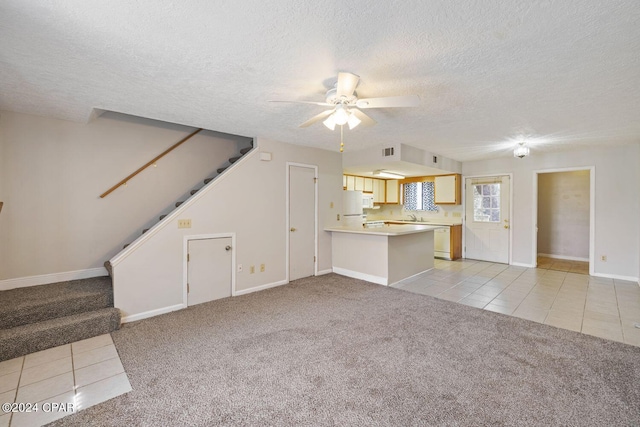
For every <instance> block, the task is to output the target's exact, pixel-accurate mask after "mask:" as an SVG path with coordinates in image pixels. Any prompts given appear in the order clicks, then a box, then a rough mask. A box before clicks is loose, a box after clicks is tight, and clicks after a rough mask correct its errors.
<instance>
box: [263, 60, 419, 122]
mask: <svg viewBox="0 0 640 427" xmlns="http://www.w3.org/2000/svg"><path fill="white" fill-rule="evenodd" d="M359 81H360V76H357V75H355V74H352V73H344V72H343V73H338V81H337V83H336V84H335V87H334V88H333V89H329V91H327V94H326V96H325V102H314V101H270V102H293V103H298V104H314V105H320V106H323V107H330V108H329V109H328V110H326V111H323V112H322V113H320V114H318V115H316V116H313V117H312V118H310V119H309V120H307V121H306V122H304V123H302V124H301V125H300V127H301V128H304V127H307V126H311V125H312V124H314V123H317V122H319V121H320V120H323V124H324V125H325V126H326V127H328V128H329V129H331V130H334V129H335V127H336V125H338V126H342V125H345V124H346V125H348V126H349V129H353V128H355V127H356V126H358V125H359V124H360V123H362V124H363V125H365V126H372V125H375V124H376V121H375V120H373V119H372V118H371V117H369V116H368V115H366V114H365V113H363V112H362V111H360V110H361V109H367V108H396V107H416V106H418V104H419V103H420V98H418V96H417V95H407V96H388V97H384V98H364V99H358V95H357V94H356V86H358V82H359Z"/></svg>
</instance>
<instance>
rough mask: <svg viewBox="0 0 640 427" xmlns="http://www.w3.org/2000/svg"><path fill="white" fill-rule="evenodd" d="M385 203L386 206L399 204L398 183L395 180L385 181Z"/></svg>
mask: <svg viewBox="0 0 640 427" xmlns="http://www.w3.org/2000/svg"><path fill="white" fill-rule="evenodd" d="M385 203H387V204H399V203H400V183H399V182H398V180H397V179H387V180H386V197H385Z"/></svg>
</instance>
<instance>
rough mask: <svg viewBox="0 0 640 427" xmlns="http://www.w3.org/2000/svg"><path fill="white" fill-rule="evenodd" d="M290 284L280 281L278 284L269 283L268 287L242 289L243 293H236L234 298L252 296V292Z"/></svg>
mask: <svg viewBox="0 0 640 427" xmlns="http://www.w3.org/2000/svg"><path fill="white" fill-rule="evenodd" d="M287 283H289V282H288V281H287V280H280V281H278V282H272V283H267V284H266V285H260V286H256V287H255V288H249V289H242V290H241V291H235V292H234V293H233V296H234V297H236V296H240V295H245V294H250V293H252V292H258V291H264V290H265V289H269V288H275V287H276V286H280V285H286V284H287Z"/></svg>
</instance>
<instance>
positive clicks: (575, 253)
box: [538, 170, 590, 261]
mask: <svg viewBox="0 0 640 427" xmlns="http://www.w3.org/2000/svg"><path fill="white" fill-rule="evenodd" d="M589 187H590V185H589V171H588V170H586V171H571V172H553V173H542V174H539V175H538V254H546V255H551V256H560V257H570V258H580V259H583V260H585V261H588V260H589Z"/></svg>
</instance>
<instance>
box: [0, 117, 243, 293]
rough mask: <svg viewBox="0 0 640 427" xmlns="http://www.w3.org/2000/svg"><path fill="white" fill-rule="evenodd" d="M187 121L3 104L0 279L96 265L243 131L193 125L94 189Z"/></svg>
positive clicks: (223, 158) (198, 180)
mask: <svg viewBox="0 0 640 427" xmlns="http://www.w3.org/2000/svg"><path fill="white" fill-rule="evenodd" d="M191 131H193V129H192V128H188V127H184V126H179V125H175V124H168V123H164V122H158V121H153V120H147V119H141V118H134V117H131V116H126V115H122V114H115V113H105V114H103V115H102V116H100V117H98V118H97V119H95V120H94V121H92V122H90V123H88V124H80V123H74V122H68V121H64V120H56V119H48V118H43V117H37V116H32V115H26V114H19V113H13V112H8V111H3V112H2V114H1V115H0V147H1V150H0V153H3V154H2V157H0V162H2V163H0V165H1V166H2V169H1V170H0V182H2V184H1V185H0V188H2V193H0V194H1V195H2V197H3V199H2V200H3V201H4V202H5V204H4V208H3V210H2V213H1V214H0V254H1V255H2V256H0V281H2V280H3V279H15V278H24V277H28V276H37V275H44V274H52V273H62V272H69V271H76V270H86V269H94V268H101V267H102V265H103V263H104V262H105V261H106V260H108V259H109V258H111V257H112V256H113V255H114V254H116V253H117V252H119V250H121V249H122V245H123V244H125V243H128V242H130V241H132V240H133V239H135V238H137V237H138V236H139V235H140V233H141V231H142V229H144V228H147V227H149V226H150V225H152V224H154V223H155V222H157V221H158V216H159V215H160V214H162V213H166V212H167V211H169V210H170V208H171V206H172V205H173V204H174V203H175V202H176V201H178V200H180V199H181V198H182V197H183V196H186V195H187V194H188V192H189V191H190V190H191V189H193V188H198V187H201V186H202V185H203V183H202V179H203V178H205V177H207V176H210V175H212V173H214V172H215V170H216V168H218V167H221V166H223V165H226V164H228V158H229V157H232V156H235V155H238V154H239V149H240V148H241V147H245V146H249V145H250V139H249V138H241V137H231V136H228V135H222V134H216V133H213V132H204V131H203V132H202V133H201V134H198V135H196V136H195V137H193V138H192V139H191V140H189V141H187V142H186V143H185V144H183V145H182V146H180V147H179V148H177V149H176V150H175V151H173V152H171V153H170V154H168V155H167V156H166V157H164V158H163V159H161V160H159V161H158V163H157V167H156V168H153V167H151V168H149V169H147V170H145V171H144V172H142V173H141V174H140V175H138V176H137V177H135V178H134V179H133V180H132V181H131V182H130V183H129V184H128V185H127V186H126V187H121V188H120V189H118V190H116V191H115V192H113V193H112V194H110V195H109V196H107V197H106V198H104V199H100V198H99V195H100V194H102V193H103V192H104V191H106V190H107V189H108V188H110V187H111V186H112V185H114V184H116V183H117V182H118V181H120V180H121V179H123V178H124V177H126V176H127V175H129V174H130V173H132V172H133V171H135V170H136V169H138V168H139V167H140V166H142V165H143V164H145V163H146V162H148V161H149V160H151V159H152V158H153V157H155V156H156V155H158V154H160V153H161V152H162V151H164V150H165V149H166V148H168V147H170V146H171V145H173V144H175V143H176V142H178V141H179V140H180V139H182V138H183V137H184V136H186V135H188V134H189V133H190V132H191ZM13 282H15V280H13V281H7V280H5V283H13ZM1 284H2V282H0V285H1Z"/></svg>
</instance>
